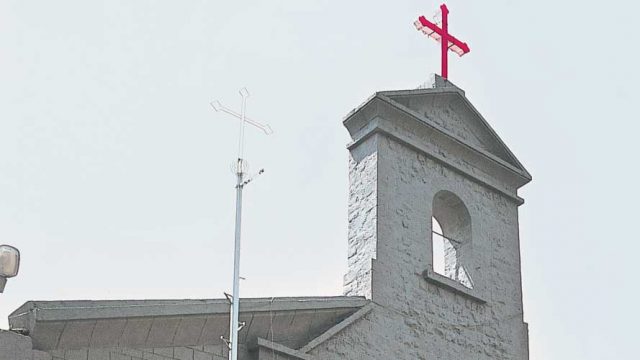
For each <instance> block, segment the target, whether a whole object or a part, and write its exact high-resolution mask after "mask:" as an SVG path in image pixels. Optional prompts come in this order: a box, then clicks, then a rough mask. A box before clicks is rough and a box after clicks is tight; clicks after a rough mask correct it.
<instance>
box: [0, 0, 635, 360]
mask: <svg viewBox="0 0 640 360" xmlns="http://www.w3.org/2000/svg"><path fill="white" fill-rule="evenodd" d="M437 6H438V2H435V1H394V2H391V1H371V0H368V1H363V0H351V1H328V0H327V1H322V0H310V1H308V0H305V1H300V0H295V1H294V0H271V1H268V2H267V1H256V0H250V1H225V2H223V1H213V0H190V1H187V0H183V1H151V0H144V1H143V0H137V1H124V0H109V1H102V2H100V1H85V0H75V1H72V0H58V1H45V0H39V1H36V0H31V1H25V0H0V243H8V244H12V245H14V246H17V247H19V248H20V249H21V251H22V255H23V263H22V269H21V272H20V275H19V277H17V278H15V279H11V280H10V281H9V283H8V284H7V289H6V292H5V293H4V294H3V295H0V319H1V320H0V321H1V322H0V324H2V326H6V316H7V315H8V314H9V313H10V312H11V311H12V310H14V309H15V308H17V307H18V306H19V305H21V304H22V303H23V302H25V301H27V300H34V299H38V300H45V299H107V298H108V299H125V298H214V297H215V298H219V297H222V292H223V291H228V290H229V287H230V277H231V270H232V265H231V259H232V256H231V252H232V238H233V211H234V193H233V184H234V178H233V175H232V174H231V173H230V171H229V164H230V162H231V161H232V159H233V158H234V156H235V150H236V133H237V123H236V121H234V120H232V119H230V118H228V117H226V116H223V115H221V114H218V113H214V112H213V111H212V110H211V109H210V108H209V106H208V103H209V101H211V100H212V99H213V98H219V99H220V100H221V101H223V102H224V103H226V104H228V105H229V106H233V107H237V106H239V96H238V95H237V89H238V88H240V87H242V86H247V87H248V88H249V90H250V91H251V93H252V95H253V96H252V97H251V98H250V100H249V115H250V116H251V117H253V118H255V119H259V120H261V121H264V122H268V123H270V124H271V126H272V127H273V128H274V130H275V131H276V133H275V134H274V135H273V136H271V137H264V136H261V135H260V133H258V132H257V131H253V129H249V130H248V133H247V134H248V138H247V140H248V147H247V152H246V155H247V158H248V159H249V161H250V163H251V164H253V169H258V168H259V167H264V168H266V173H265V175H263V176H262V177H260V178H259V179H258V180H256V181H255V182H254V183H252V184H251V185H250V186H249V188H248V189H247V192H246V203H245V204H246V208H245V210H246V212H245V218H244V221H245V224H246V226H245V228H244V238H243V241H244V242H243V258H242V261H243V264H242V265H243V266H242V275H243V276H244V277H246V278H247V280H246V281H244V282H243V284H242V286H243V287H242V295H243V296H282V295H333V294H339V293H340V292H341V284H342V274H343V273H344V271H345V268H346V226H347V220H346V205H347V204H346V198H347V184H348V183H347V181H348V180H347V151H346V149H345V144H346V143H347V142H348V136H347V132H346V130H345V129H344V128H343V127H342V125H341V119H342V117H343V116H344V115H345V114H346V113H347V112H348V111H349V110H351V109H352V108H353V107H355V106H357V105H358V104H360V103H361V102H362V101H364V100H365V99H366V98H367V97H368V96H369V95H371V94H372V93H373V92H375V91H377V90H387V89H405V88H414V87H416V86H417V85H419V84H420V83H422V82H423V81H425V80H426V79H427V78H428V74H429V73H431V72H437V71H439V48H438V46H437V45H436V44H434V43H433V41H430V40H428V39H426V38H424V36H422V35H420V34H419V33H418V32H416V31H415V29H414V28H413V26H412V22H413V21H414V20H415V18H416V17H417V16H418V15H422V14H424V15H427V16H431V15H432V14H433V13H434V12H435V10H436V9H437ZM449 8H450V9H451V15H450V19H451V20H450V28H451V31H452V32H453V33H454V34H455V35H456V36H458V37H459V38H461V39H462V40H463V41H467V42H468V43H469V45H470V47H471V49H472V52H471V53H470V54H469V55H467V56H465V57H464V58H462V59H458V58H457V57H456V58H454V57H453V56H452V57H451V58H450V59H451V60H450V62H451V67H450V78H451V79H452V81H453V82H455V83H456V84H457V85H459V86H460V87H462V88H464V89H465V90H466V92H467V96H468V97H469V98H470V99H471V101H472V102H473V103H474V104H475V105H476V107H477V108H478V109H479V110H480V111H481V112H482V113H483V114H484V115H485V117H486V118H487V119H488V120H489V122H490V123H491V124H492V125H493V127H494V128H495V129H496V130H497V132H498V133H499V134H500V135H501V136H502V138H503V139H504V140H505V142H506V143H507V144H508V145H509V146H510V147H511V149H512V150H513V151H514V152H515V154H516V155H517V156H518V157H519V158H520V160H522V162H523V163H524V164H525V165H526V166H527V168H528V169H529V171H530V172H531V173H532V174H533V176H534V181H533V182H532V183H531V184H529V185H527V186H526V187H525V188H524V189H523V191H521V195H522V196H523V197H524V198H525V199H526V201H527V203H526V204H525V205H524V206H523V207H521V217H520V221H521V237H522V253H523V259H522V261H523V281H524V294H525V298H524V300H525V316H526V320H527V321H528V322H529V324H530V343H531V358H532V359H545V360H553V359H582V360H590V359H598V360H601V359H614V358H615V359H634V358H636V357H637V346H636V343H637V339H636V337H637V324H638V323H639V322H640V314H639V310H638V309H639V308H638V306H637V302H638V295H639V291H638V284H639V281H638V279H637V274H638V269H637V267H636V263H637V257H638V252H639V251H640V241H639V240H640V238H639V236H638V234H637V229H638V226H637V224H638V219H637V215H638V210H637V208H636V206H637V204H638V200H640V193H639V190H638V186H637V181H638V180H637V179H638V177H639V175H640V171H639V170H638V159H637V155H638V154H639V153H640V152H639V151H638V142H637V134H638V130H640V125H638V118H637V115H632V109H633V110H635V109H634V108H632V102H634V101H637V99H638V98H639V96H640V91H639V90H638V87H637V84H638V83H639V82H640V75H639V72H638V68H637V64H638V62H639V59H638V57H639V52H638V50H637V49H636V48H634V46H635V44H636V43H637V42H638V37H639V35H640V31H639V26H638V22H637V14H638V13H639V12H640V11H639V10H640V6H638V5H637V2H633V1H626V2H622V1H609V2H606V3H605V2H602V1H588V0H587V1H585V0H580V1H578V0H567V1H551V0H540V1H526V2H525V1H520V2H515V1H505V0H502V1H491V2H487V1H464V2H463V1H459V0H455V1H454V0H451V1H449ZM633 114H635V112H633ZM425 221H427V220H425Z"/></svg>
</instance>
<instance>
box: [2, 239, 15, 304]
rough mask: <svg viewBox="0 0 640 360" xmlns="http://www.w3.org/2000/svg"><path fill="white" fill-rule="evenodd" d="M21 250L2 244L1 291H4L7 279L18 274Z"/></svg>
mask: <svg viewBox="0 0 640 360" xmlns="http://www.w3.org/2000/svg"><path fill="white" fill-rule="evenodd" d="M19 269H20V251H18V249H16V248H14V247H13V246H9V245H0V293H2V292H4V286H5V284H6V283H7V279H9V278H12V277H14V276H16V275H18V270H19Z"/></svg>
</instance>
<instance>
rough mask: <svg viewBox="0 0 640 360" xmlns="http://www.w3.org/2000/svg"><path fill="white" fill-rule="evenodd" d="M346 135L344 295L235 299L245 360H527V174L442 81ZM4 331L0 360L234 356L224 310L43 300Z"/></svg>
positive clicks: (381, 99)
mask: <svg viewBox="0 0 640 360" xmlns="http://www.w3.org/2000/svg"><path fill="white" fill-rule="evenodd" d="M344 125H345V127H346V128H347V130H348V131H349V134H350V135H351V138H352V142H351V143H350V144H349V145H348V149H349V155H350V156H349V178H350V190H349V204H348V206H349V211H348V222H349V233H348V234H349V235H348V242H349V244H348V249H349V251H348V264H349V267H348V273H347V274H346V275H345V277H344V294H343V295H344V296H338V297H323V298H277V299H276V298H270V299H269V298H265V299H242V301H241V307H240V311H241V313H240V320H241V321H243V322H245V327H244V328H243V329H242V331H241V338H240V341H241V343H240V349H241V352H240V358H241V359H243V360H249V359H256V360H257V359H259V360H266V359H269V360H271V359H318V360H320V359H325V360H333V359H335V360H337V359H367V360H387V359H399V360H409V359H412V360H413V359H424V360H427V359H428V360H431V359H437V360H445V359H447V360H458V359H459V360H485V359H486V360H488V359H492V360H496V359H500V360H503V359H504V360H507V359H509V360H527V359H528V358H529V355H528V331H527V324H526V323H525V322H524V320H523V308H522V282H521V269H520V245H519V241H520V240H519V227H518V207H519V206H520V205H522V204H523V202H524V201H523V200H522V199H521V198H520V197H519V196H518V189H519V188H520V187H521V186H523V185H524V184H526V183H528V182H529V181H530V180H531V176H530V175H529V173H528V172H527V171H526V169H525V168H524V167H523V166H522V164H520V162H519V161H518V160H517V158H516V157H515V156H514V155H513V154H512V153H511V151H510V150H509V149H508V148H507V146H506V145H505V144H504V143H503V142H502V140H500V138H499V137H498V135H497V134H496V133H495V131H494V130H493V129H492V128H491V127H490V126H489V124H488V123H487V121H486V120H485V119H484V118H483V117H482V116H481V115H480V113H479V112H478V111H477V110H476V109H475V108H474V107H473V105H472V104H471V103H470V102H469V100H468V99H467V98H466V95H465V93H464V91H462V90H461V89H459V88H458V87H456V86H455V85H453V84H451V83H450V82H448V81H447V80H445V79H442V78H440V77H438V76H435V77H434V78H433V81H432V82H431V83H430V84H429V85H428V86H425V87H423V88H420V89H416V90H403V91H383V92H378V93H376V94H374V95H373V96H372V97H370V98H369V99H368V100H367V101H366V102H365V103H364V104H362V105H361V106H359V107H358V108H356V109H355V110H353V111H352V112H351V113H349V114H348V115H347V117H346V118H345V120H344ZM10 324H11V332H10V333H6V336H9V335H10V336H11V337H12V338H15V339H19V341H17V340H15V341H13V343H14V344H17V343H20V344H21V345H19V346H17V345H16V346H14V349H19V350H15V351H14V350H11V351H13V352H11V354H12V355H11V357H8V356H7V355H3V354H9V350H6V349H9V346H8V345H3V343H2V339H3V337H5V338H6V336H5V335H2V334H0V360H5V359H11V360H15V359H19V360H27V359H28V360H32V359H46V360H52V359H65V360H78V359H81V360H115V359H117V360H139V359H154V360H156V359H157V360H160V359H164V360H167V359H180V360H200V359H202V360H205V359H206V360H214V359H223V358H227V356H228V355H227V353H228V352H227V348H226V345H225V344H224V342H223V341H222V340H220V336H223V337H225V336H226V337H227V338H228V304H227V303H226V300H183V301H172V300H166V301H92V302H79V301H68V302H37V301H36V302H28V303H27V304H25V305H24V306H23V307H21V308H20V309H18V310H16V311H15V312H14V313H13V314H12V315H11V316H10ZM3 347H4V348H5V349H3ZM25 349H29V350H25ZM15 354H18V355H15ZM20 354H22V355H20ZM20 356H22V357H20Z"/></svg>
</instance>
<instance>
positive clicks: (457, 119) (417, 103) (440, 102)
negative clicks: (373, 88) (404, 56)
mask: <svg viewBox="0 0 640 360" xmlns="http://www.w3.org/2000/svg"><path fill="white" fill-rule="evenodd" d="M376 96H377V97H380V98H382V99H383V100H385V101H387V102H389V103H391V104H392V105H394V106H396V107H398V108H401V109H402V110H404V111H407V112H409V113H411V114H412V115H413V116H415V117H418V118H419V119H421V120H422V121H424V122H425V123H427V124H429V125H431V126H432V127H434V128H436V129H438V130H440V131H442V132H444V133H446V134H448V135H449V136H452V137H454V138H456V139H457V140H459V141H460V142H463V143H465V144H466V145H468V146H470V147H472V148H475V149H477V150H480V151H482V152H484V153H488V154H491V155H493V156H494V157H495V158H497V159H500V160H502V161H503V162H505V163H507V164H509V165H511V167H513V168H515V169H516V170H518V172H520V173H521V174H522V175H523V176H525V177H526V178H529V179H530V178H531V176H530V175H529V173H528V172H527V170H526V169H525V168H524V166H523V165H522V164H521V163H520V161H518V159H517V158H516V157H515V156H514V155H513V153H512V152H511V150H510V149H509V148H508V147H507V146H506V144H505V143H504V142H503V141H502V139H500V137H499V136H498V135H497V134H496V132H495V131H494V130H493V129H492V128H491V126H490V125H489V123H488V122H487V121H486V120H485V119H484V118H483V117H482V115H481V114H480V113H479V112H478V111H477V110H476V109H475V107H474V106H473V105H472V104H471V103H470V102H469V100H467V98H466V97H465V96H464V95H463V94H462V93H461V92H460V91H458V89H457V88H455V87H453V86H452V87H447V88H437V89H418V90H400V91H383V92H379V93H377V94H376Z"/></svg>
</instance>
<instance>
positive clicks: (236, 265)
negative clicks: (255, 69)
mask: <svg viewBox="0 0 640 360" xmlns="http://www.w3.org/2000/svg"><path fill="white" fill-rule="evenodd" d="M240 96H242V110H241V112H240V117H241V118H240V141H239V144H238V164H237V169H236V175H237V182H236V234H235V242H234V244H235V245H234V253H233V254H234V258H233V299H232V303H231V316H230V322H231V324H230V326H229V332H230V333H229V341H230V342H231V353H230V354H229V360H238V342H239V341H238V317H239V312H240V233H241V231H240V230H241V227H242V188H243V186H244V184H243V181H244V164H243V161H244V160H243V158H242V157H243V156H244V154H243V153H244V125H245V109H246V107H247V97H248V96H249V93H248V91H247V90H246V89H241V90H240Z"/></svg>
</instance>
